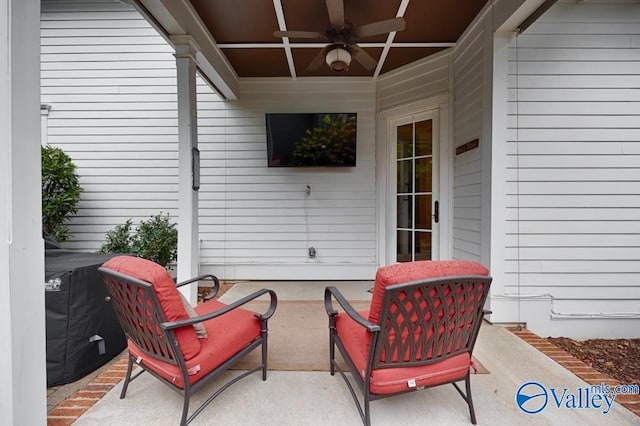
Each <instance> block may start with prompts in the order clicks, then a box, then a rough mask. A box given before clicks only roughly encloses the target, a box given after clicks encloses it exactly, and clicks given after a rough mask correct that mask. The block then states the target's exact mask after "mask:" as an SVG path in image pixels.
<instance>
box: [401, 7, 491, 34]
mask: <svg viewBox="0 0 640 426" xmlns="http://www.w3.org/2000/svg"><path fill="white" fill-rule="evenodd" d="M486 2H487V0H465V1H464V2H458V1H451V0H420V1H416V0H413V1H411V2H409V6H408V7H407V11H406V13H405V15H404V20H405V22H406V23H407V27H406V28H405V30H404V31H400V32H398V33H397V34H396V37H395V40H394V41H396V42H403V43H421V42H422V43H424V42H432V43H438V42H455V41H456V40H458V38H459V37H460V35H461V34H462V33H463V32H464V30H465V29H466V28H467V26H468V25H469V24H470V23H471V21H472V20H473V18H474V17H475V16H476V15H477V14H478V12H479V11H480V9H482V7H483V6H484V5H485V3H486Z"/></svg>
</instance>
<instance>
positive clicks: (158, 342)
mask: <svg viewBox="0 0 640 426" xmlns="http://www.w3.org/2000/svg"><path fill="white" fill-rule="evenodd" d="M100 272H101V273H102V275H103V277H104V282H105V285H106V286H107V289H108V290H109V294H110V295H111V304H112V306H113V309H114V311H115V313H116V317H117V318H118V320H119V321H120V325H121V326H122V330H123V331H124V333H125V335H126V336H127V338H128V339H130V340H131V341H132V342H133V343H135V345H136V346H137V347H138V348H140V349H141V350H142V351H144V352H146V353H147V354H149V355H151V356H152V357H154V358H157V359H161V360H163V361H165V362H168V363H171V364H176V365H177V364H178V361H177V360H176V353H175V352H174V350H175V349H174V347H172V345H171V342H172V341H173V342H175V335H174V333H173V332H172V331H170V330H163V329H162V328H160V324H161V323H163V322H166V319H165V317H164V313H163V312H162V309H161V308H160V303H159V301H158V298H157V296H156V294H155V291H154V290H153V286H152V285H151V284H149V283H148V282H145V281H142V280H138V279H136V278H133V277H130V276H128V275H124V274H121V273H118V272H115V271H111V270H109V269H103V268H100Z"/></svg>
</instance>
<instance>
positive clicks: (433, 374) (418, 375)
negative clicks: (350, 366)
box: [336, 311, 471, 395]
mask: <svg viewBox="0 0 640 426" xmlns="http://www.w3.org/2000/svg"><path fill="white" fill-rule="evenodd" d="M360 315H362V316H363V317H364V318H367V315H369V311H362V312H360ZM336 331H337V333H338V336H339V338H340V341H341V342H342V344H343V345H344V347H345V349H346V351H347V353H348V354H349V357H350V358H351V360H352V361H353V363H354V365H355V366H356V368H357V369H358V372H359V373H360V376H361V377H362V378H363V379H364V373H365V369H366V365H367V356H368V353H369V339H370V336H371V334H370V333H369V332H368V331H367V330H366V329H365V328H363V327H362V326H361V325H359V324H358V323H356V322H355V321H353V320H352V319H351V318H350V317H349V316H348V315H347V314H345V313H340V314H338V316H337V318H336ZM470 366H471V356H470V354H469V353H468V352H464V353H461V354H459V355H455V356H453V357H451V358H446V359H445V360H443V361H439V362H434V363H432V364H429V365H424V366H419V367H399V368H381V369H375V370H373V371H372V372H371V381H370V386H369V390H370V392H371V393H372V394H377V395H385V394H393V393H398V392H405V391H409V390H412V389H418V388H422V387H429V386H435V385H438V384H441V383H448V382H452V381H457V380H462V379H464V377H465V376H466V375H467V373H468V371H469V367H470ZM410 380H413V381H415V387H413V384H412V387H410V386H409V381H410Z"/></svg>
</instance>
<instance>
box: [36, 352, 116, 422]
mask: <svg viewBox="0 0 640 426" xmlns="http://www.w3.org/2000/svg"><path fill="white" fill-rule="evenodd" d="M127 363H128V354H126V353H125V354H124V355H120V358H119V359H117V360H116V361H115V362H114V363H113V364H112V365H111V366H110V367H109V368H108V369H107V370H106V371H104V372H102V373H100V374H99V375H98V376H96V377H95V378H94V379H93V380H92V381H91V382H89V384H87V385H86V386H84V387H83V388H81V389H79V390H78V391H76V392H75V393H73V394H72V395H71V396H69V397H68V398H67V399H65V400H64V401H63V402H61V403H60V404H59V405H58V406H56V407H55V408H54V409H52V410H51V411H49V413H48V414H47V426H68V425H71V424H72V423H73V422H75V421H76V420H78V418H79V417H80V416H81V415H83V414H84V413H85V412H87V410H88V409H89V408H91V407H93V405H94V404H95V403H97V402H98V401H100V399H101V398H102V397H103V396H105V395H106V394H107V392H109V391H110V390H111V389H113V388H114V387H115V386H116V385H117V384H118V383H120V382H121V381H122V379H124V377H125V376H126V374H127Z"/></svg>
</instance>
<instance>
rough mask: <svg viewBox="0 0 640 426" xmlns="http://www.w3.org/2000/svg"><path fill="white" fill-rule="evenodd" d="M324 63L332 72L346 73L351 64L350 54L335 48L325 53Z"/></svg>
mask: <svg viewBox="0 0 640 426" xmlns="http://www.w3.org/2000/svg"><path fill="white" fill-rule="evenodd" d="M326 61H327V65H329V68H331V70H332V71H337V72H342V71H348V70H349V65H350V64H351V54H350V53H349V51H348V50H346V49H343V48H341V47H336V48H334V49H331V50H329V51H328V52H327V57H326Z"/></svg>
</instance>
